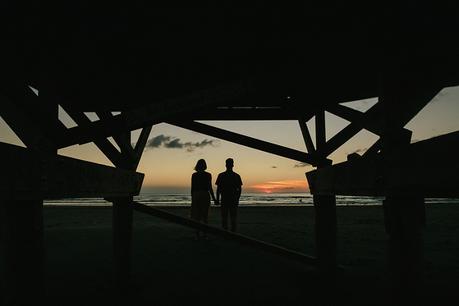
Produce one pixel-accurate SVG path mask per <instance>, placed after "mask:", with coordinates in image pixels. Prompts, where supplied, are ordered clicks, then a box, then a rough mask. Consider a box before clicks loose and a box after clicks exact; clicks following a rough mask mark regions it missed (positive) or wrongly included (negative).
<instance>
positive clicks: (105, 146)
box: [65, 107, 126, 167]
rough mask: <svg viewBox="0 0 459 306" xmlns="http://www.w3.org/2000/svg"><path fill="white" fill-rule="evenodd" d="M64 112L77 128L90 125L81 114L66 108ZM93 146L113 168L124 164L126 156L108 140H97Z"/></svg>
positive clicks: (89, 121) (86, 118) (87, 119)
mask: <svg viewBox="0 0 459 306" xmlns="http://www.w3.org/2000/svg"><path fill="white" fill-rule="evenodd" d="M65 111H66V112H67V114H68V115H69V116H70V117H71V118H72V119H73V121H75V123H76V124H78V125H79V126H86V125H88V124H90V123H91V120H89V118H88V117H86V115H85V114H84V113H82V112H78V111H74V110H73V109H69V108H68V107H66V109H65ZM94 144H95V145H96V146H97V148H99V150H100V151H102V153H103V154H104V155H105V156H106V157H107V158H108V159H109V160H110V161H111V162H112V164H113V165H114V166H116V167H120V166H122V165H124V164H125V163H126V156H123V155H122V154H121V152H119V151H118V150H117V149H116V148H115V146H113V144H112V143H111V142H110V141H109V140H108V139H106V138H102V139H97V140H96V141H94Z"/></svg>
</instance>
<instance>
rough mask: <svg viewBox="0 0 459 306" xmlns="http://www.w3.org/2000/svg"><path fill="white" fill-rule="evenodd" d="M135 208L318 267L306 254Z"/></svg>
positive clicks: (138, 206) (150, 209)
mask: <svg viewBox="0 0 459 306" xmlns="http://www.w3.org/2000/svg"><path fill="white" fill-rule="evenodd" d="M133 206H134V209H135V210H137V211H139V212H142V213H145V214H148V215H151V216H154V217H158V218H161V219H164V220H167V221H170V222H173V223H177V224H180V225H183V226H187V227H190V228H194V229H197V230H200V231H204V232H207V233H209V234H213V235H218V236H220V237H223V238H226V239H229V240H233V241H237V242H239V243H241V244H243V245H246V246H250V247H254V248H257V249H260V250H263V251H267V252H270V253H273V254H277V255H281V256H283V257H286V258H290V259H293V260H298V261H300V262H302V263H307V264H312V265H316V263H317V262H316V259H315V258H314V257H312V256H308V255H305V254H302V253H299V252H296V251H292V250H289V249H286V248H283V247H281V246H277V245H274V244H270V243H267V242H264V241H261V240H257V239H253V238H250V237H248V236H244V235H241V234H238V233H234V232H230V231H226V230H223V229H220V228H217V227H214V226H210V225H207V224H204V223H200V222H196V221H194V220H192V219H189V218H184V217H181V216H177V215H174V214H171V213H168V212H166V211H163V210H160V209H157V208H154V207H151V206H146V205H144V204H140V203H138V202H135V201H134V202H133Z"/></svg>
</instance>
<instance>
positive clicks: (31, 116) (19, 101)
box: [0, 82, 67, 150]
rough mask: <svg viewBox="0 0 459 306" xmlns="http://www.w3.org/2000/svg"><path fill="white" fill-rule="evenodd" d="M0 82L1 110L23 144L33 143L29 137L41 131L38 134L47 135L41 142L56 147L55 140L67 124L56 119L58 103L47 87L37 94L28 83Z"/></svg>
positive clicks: (54, 148)
mask: <svg viewBox="0 0 459 306" xmlns="http://www.w3.org/2000/svg"><path fill="white" fill-rule="evenodd" d="M1 85H2V86H3V88H2V93H3V95H2V97H3V98H1V97H0V99H2V100H4V102H2V103H1V104H2V107H1V109H0V111H1V113H2V114H3V116H4V117H5V121H7V123H8V124H9V125H10V127H11V128H12V129H13V130H14V131H15V132H16V134H17V135H18V136H19V138H21V140H22V141H23V142H24V144H26V145H27V143H29V145H27V146H29V147H30V146H33V144H32V143H31V142H30V139H29V138H30V137H35V136H33V135H36V134H37V133H40V134H41V135H42V136H40V137H44V138H46V139H47V140H46V141H45V142H44V144H45V145H46V146H52V149H51V150H56V148H57V145H56V144H57V143H58V141H59V139H60V138H61V137H62V135H63V134H64V133H65V131H66V130H67V128H66V127H65V126H64V124H62V122H60V121H59V119H58V108H57V103H56V102H55V101H54V100H53V97H51V96H50V95H49V94H48V91H47V90H42V91H40V96H37V95H36V94H35V93H34V92H33V91H32V90H31V89H30V88H29V87H28V86H27V85H22V84H17V83H14V82H7V83H4V84H1ZM29 126H30V127H29ZM26 131H27V132H26ZM25 134H27V135H25ZM29 135H30V136H29ZM42 142H43V140H42Z"/></svg>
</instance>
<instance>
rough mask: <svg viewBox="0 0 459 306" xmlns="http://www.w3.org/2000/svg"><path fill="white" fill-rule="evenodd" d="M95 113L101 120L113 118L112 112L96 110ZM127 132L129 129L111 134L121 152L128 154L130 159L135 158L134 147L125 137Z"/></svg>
mask: <svg viewBox="0 0 459 306" xmlns="http://www.w3.org/2000/svg"><path fill="white" fill-rule="evenodd" d="M96 114H97V116H98V117H99V118H100V120H102V121H104V120H110V119H112V118H113V115H112V113H111V112H109V111H98V112H96ZM128 133H130V131H127V132H124V133H122V134H120V135H113V139H114V140H115V142H116V144H117V145H118V147H119V148H120V149H121V152H122V153H123V154H126V155H128V156H129V158H130V159H132V160H134V159H135V154H134V149H133V148H132V146H131V143H130V141H129V140H128V137H127V134H128Z"/></svg>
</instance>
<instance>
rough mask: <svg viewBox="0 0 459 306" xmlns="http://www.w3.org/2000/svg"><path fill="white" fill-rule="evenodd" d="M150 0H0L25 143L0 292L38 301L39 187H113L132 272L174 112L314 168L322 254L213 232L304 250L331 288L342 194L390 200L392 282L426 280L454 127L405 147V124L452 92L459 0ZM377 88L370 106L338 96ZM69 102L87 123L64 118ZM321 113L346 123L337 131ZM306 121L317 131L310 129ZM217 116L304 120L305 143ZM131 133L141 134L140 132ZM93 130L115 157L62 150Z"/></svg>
mask: <svg viewBox="0 0 459 306" xmlns="http://www.w3.org/2000/svg"><path fill="white" fill-rule="evenodd" d="M147 3H148V2H147V1H145V2H143V1H130V2H126V3H124V4H123V5H117V4H115V3H112V4H110V5H102V4H97V3H93V2H91V1H77V2H72V4H69V3H67V2H65V1H63V2H56V3H48V2H47V3H38V2H37V3H29V4H24V3H20V2H8V1H7V3H6V4H2V8H1V9H0V15H1V18H0V19H1V21H0V22H1V24H2V27H0V33H1V34H2V35H1V36H2V41H3V42H4V43H3V44H2V47H1V51H0V52H1V53H0V54H1V56H0V62H1V71H0V116H1V117H2V118H3V119H4V120H5V121H6V122H7V123H8V125H9V126H10V127H11V129H12V130H13V131H14V132H15V133H16V135H17V136H18V137H19V138H20V139H21V141H22V142H23V143H24V144H25V146H26V148H21V147H17V146H13V145H8V144H1V145H0V154H1V155H0V157H1V158H0V162H1V165H2V166H1V171H0V177H1V178H2V179H1V184H0V189H1V193H2V196H1V200H0V225H1V243H2V248H1V250H2V256H1V260H2V265H3V267H4V269H3V275H1V285H2V300H3V302H4V305H16V304H27V302H31V301H33V302H34V303H36V301H38V300H40V299H41V298H43V292H44V291H43V290H44V288H43V286H45V285H46V284H44V283H43V273H44V269H46V267H45V266H44V264H43V262H44V256H45V254H46V250H44V247H43V239H44V234H43V217H42V209H43V200H44V199H53V198H72V197H103V198H105V199H107V200H108V201H110V202H112V203H113V235H114V246H113V250H114V254H115V266H114V271H115V279H116V284H117V286H119V287H122V286H124V285H125V284H126V282H127V281H128V280H129V278H130V277H132V276H131V275H130V261H131V259H130V248H131V232H132V224H133V222H132V216H133V209H137V210H139V211H144V212H147V211H145V210H148V208H143V207H141V206H139V205H140V204H136V203H133V196H135V195H137V194H138V193H139V192H140V188H141V186H142V180H143V174H141V173H138V172H136V169H137V166H138V164H139V161H140V158H141V156H142V152H143V150H144V148H145V145H146V143H147V140H148V136H149V134H150V131H151V129H152V127H153V128H154V125H155V124H159V123H162V122H166V123H169V124H172V125H176V126H179V127H182V128H185V129H189V130H192V131H196V132H199V133H202V134H207V135H211V136H213V137H217V138H220V139H224V140H227V141H230V142H234V143H237V144H240V145H243V146H247V147H250V148H255V149H258V150H261V151H265V152H268V153H271V154H275V155H278V156H281V157H284V158H289V159H292V160H296V161H299V162H302V163H307V164H310V165H312V166H314V167H316V169H315V170H313V171H311V172H309V173H307V180H308V182H309V185H310V187H311V193H312V194H313V196H314V206H315V211H316V214H315V217H316V218H315V231H316V235H315V240H316V254H315V256H316V257H315V258H309V257H307V256H303V257H302V255H301V254H293V253H292V252H290V253H289V251H288V250H283V251H279V249H276V248H275V246H267V245H264V244H263V243H261V242H252V243H249V241H250V239H249V240H247V239H248V238H247V237H238V236H237V235H231V234H228V233H224V232H223V231H222V232H219V231H218V230H213V229H209V228H208V229H207V230H210V231H213V233H214V234H216V235H223V236H225V235H226V236H228V237H227V238H228V239H235V240H239V241H241V242H245V243H246V244H248V245H251V246H255V247H261V248H264V249H266V250H268V251H269V250H271V251H274V250H275V252H278V253H282V254H284V255H285V256H293V257H295V256H296V257H297V258H302V259H306V258H308V259H310V260H309V261H308V260H305V262H306V261H307V262H308V264H313V265H316V266H317V267H318V269H320V270H321V271H322V272H323V275H324V279H326V281H324V285H325V286H329V287H328V288H329V289H330V290H332V288H333V278H334V273H335V270H336V267H337V262H336V252H337V250H336V230H337V229H336V195H369V196H376V195H377V196H383V197H385V200H384V212H385V223H386V230H387V234H388V242H389V247H388V252H389V255H390V257H391V259H392V261H391V267H390V269H392V270H393V271H394V280H393V281H394V284H395V282H398V283H397V284H396V286H395V287H397V288H402V291H403V290H404V289H403V288H405V287H412V288H405V289H406V290H411V289H416V288H417V286H418V284H419V282H420V281H421V280H420V278H421V276H420V275H421V274H422V271H420V270H421V268H420V264H419V262H420V261H421V260H422V228H423V226H424V223H425V218H426V216H425V208H424V198H425V197H431V196H435V197H437V196H439V197H457V196H459V188H458V186H457V182H458V181H459V164H458V162H457V158H456V152H457V150H456V149H457V146H458V143H459V134H458V133H457V132H456V133H451V134H448V135H444V136H439V137H436V138H432V139H428V140H425V141H422V142H418V143H415V144H411V143H410V142H411V131H409V130H407V129H406V128H404V126H405V125H406V124H407V123H408V122H409V121H410V120H411V119H412V118H413V117H414V116H415V115H416V114H417V113H418V112H419V111H420V110H421V109H422V108H423V107H424V106H425V105H427V104H428V103H429V102H430V101H431V100H432V98H433V97H434V96H435V95H437V93H438V92H439V91H440V90H442V89H443V88H445V87H449V86H457V85H459V69H458V68H459V65H458V63H459V47H458V44H457V42H455V40H456V37H457V35H458V29H459V13H458V12H459V10H458V6H457V5H455V4H454V3H453V2H450V3H443V2H442V1H438V2H435V4H421V3H417V2H414V1H413V2H412V3H411V2H410V4H408V3H405V2H403V3H398V4H395V5H394V7H389V5H388V4H386V3H379V2H378V3H379V5H375V4H374V3H372V2H369V3H367V4H361V3H359V4H356V3H353V2H343V3H341V2H339V1H332V2H331V3H327V4H325V3H324V4H322V3H315V4H313V3H308V4H301V5H300V4H298V5H297V4H293V3H292V4H287V3H285V4H284V2H282V3H281V2H279V3H278V4H268V3H264V2H260V1H255V2H247V3H246V2H242V3H241V4H237V3H236V2H231V3H228V4H226V5H225V4H221V5H220V4H219V2H218V1H217V2H216V3H215V4H212V3H211V2H209V4H197V3H195V2H190V3H189V4H188V5H186V6H178V5H173V4H168V2H164V3H162V2H161V3H159V4H156V2H151V4H147ZM32 89H33V90H32ZM34 90H35V91H38V94H36V92H34ZM375 97H376V98H378V102H377V103H376V104H375V105H374V106H373V107H371V108H370V109H369V110H368V111H366V112H360V111H356V110H354V109H352V108H349V107H347V106H345V105H343V104H341V103H343V102H349V101H355V100H360V99H366V98H375ZM58 106H60V107H62V108H63V109H64V110H65V111H66V112H67V113H68V114H69V116H70V117H71V118H72V119H73V120H74V121H75V123H76V124H77V126H76V127H71V128H67V127H65V126H64V124H63V123H62V122H60V121H59V119H58ZM85 112H95V113H96V114H97V116H98V117H99V120H97V121H91V120H89V118H88V117H87V116H86V115H85ZM114 112H117V114H116V115H114V114H113V113H114ZM325 112H329V113H332V114H334V115H336V116H338V117H341V118H343V119H345V120H347V121H349V122H350V123H349V125H347V126H346V127H345V128H344V129H342V130H341V131H340V132H338V133H337V134H336V135H335V136H333V137H331V138H330V139H328V140H327V138H326V132H325V131H326V128H325V127H326V122H325ZM311 119H313V120H314V121H315V126H316V129H315V135H311V133H310V132H309V130H308V126H307V125H306V122H307V121H309V120H311ZM206 120H295V121H297V122H298V124H299V126H298V128H299V129H300V130H301V132H302V135H303V136H304V139H299V141H304V142H305V145H306V148H307V151H306V152H302V151H298V150H294V149H291V148H287V147H284V146H281V145H278V144H274V143H269V142H266V141H262V140H259V139H255V138H252V137H248V136H245V135H240V134H237V133H234V132H230V131H227V130H223V129H220V128H216V127H213V126H210V125H207V124H205V123H204V122H203V121H206ZM198 121H199V122H198ZM136 129H142V132H141V134H140V137H139V139H138V141H137V142H136V143H135V144H134V145H132V144H131V142H132V140H131V137H130V132H131V131H133V130H136ZM362 130H367V131H370V132H372V133H374V134H376V135H378V136H379V140H378V141H377V142H376V143H375V144H374V145H373V146H372V147H371V148H369V149H368V150H367V151H366V152H365V153H364V154H363V155H362V156H360V155H355V154H354V155H352V156H349V160H348V161H346V162H343V163H340V164H332V161H331V160H330V159H329V156H330V154H332V153H333V152H335V151H336V150H337V149H339V148H340V147H341V146H342V145H343V144H344V143H345V142H346V141H348V140H349V139H351V138H352V137H353V136H355V135H356V134H357V133H358V132H360V131H362ZM108 137H113V139H114V140H115V142H116V144H117V146H118V148H117V147H116V146H114V145H113V144H112V143H111V142H110V141H109V140H108ZM286 137H290V136H289V135H286ZM91 142H92V143H94V144H95V145H96V146H97V147H98V148H99V149H100V151H101V152H103V154H104V155H105V156H106V157H107V158H108V159H109V160H110V161H111V163H112V164H113V167H108V166H103V165H97V164H94V163H89V162H86V161H82V160H76V159H72V158H67V157H63V156H59V155H58V154H57V150H58V149H61V148H65V147H68V146H72V145H76V144H85V143H91ZM426 161H429V163H428V164H426ZM426 176H428V177H431V178H434V179H430V180H428V181H426V180H425V178H424V177H426ZM147 213H153V211H148V212H147ZM156 213H157V215H158V214H159V215H160V213H158V212H156ZM162 217H164V218H166V219H167V218H169V220H171V221H172V222H177V223H181V224H185V225H187V226H191V227H199V226H201V225H199V224H195V223H193V222H192V221H187V222H188V223H187V222H185V221H183V220H181V219H174V217H170V216H166V215H162ZM427 217H428V216H427ZM203 229H204V230H205V229H206V228H203ZM338 252H339V251H338ZM287 254H289V255H287ZM23 292H27V294H23Z"/></svg>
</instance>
